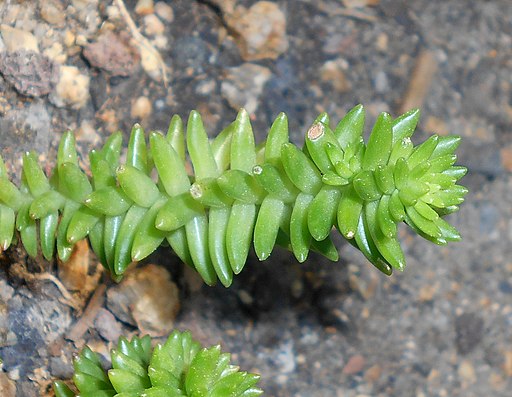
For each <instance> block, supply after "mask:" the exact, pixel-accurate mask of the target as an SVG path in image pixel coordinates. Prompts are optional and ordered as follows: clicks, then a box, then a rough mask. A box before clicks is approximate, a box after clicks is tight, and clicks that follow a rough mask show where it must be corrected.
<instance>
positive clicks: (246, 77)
mask: <svg viewBox="0 0 512 397" xmlns="http://www.w3.org/2000/svg"><path fill="white" fill-rule="evenodd" d="M271 76H272V72H271V71H270V69H268V68H266V67H264V66H260V65H255V64H252V63H244V64H243V65H241V66H237V67H233V68H227V75H226V77H225V79H224V81H223V82H222V84H221V93H222V95H223V96H224V97H225V98H226V99H227V100H228V102H229V104H230V105H231V107H233V108H234V109H236V110H238V109H240V108H241V107H243V108H245V109H246V110H247V112H249V114H251V113H254V112H255V111H256V109H257V108H258V98H259V96H260V95H261V93H262V92H263V87H264V86H265V83H266V82H267V81H268V79H270V77H271Z"/></svg>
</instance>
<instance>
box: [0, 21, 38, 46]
mask: <svg viewBox="0 0 512 397" xmlns="http://www.w3.org/2000/svg"><path fill="white" fill-rule="evenodd" d="M0 33H1V34H2V39H3V42H4V45H5V48H6V50H7V51H9V52H15V51H19V50H26V51H34V52H39V46H38V44H37V39H36V37H35V36H34V35H33V34H32V33H30V32H27V31H25V30H21V29H16V28H13V27H10V26H9V25H0Z"/></svg>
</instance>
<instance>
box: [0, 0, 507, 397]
mask: <svg viewBox="0 0 512 397" xmlns="http://www.w3.org/2000/svg"><path fill="white" fill-rule="evenodd" d="M123 6H125V8H123ZM0 22H1V23H2V26H1V27H0V30H1V39H0V93H1V94H0V138H1V140H0V149H1V154H2V156H3V158H4V159H5V160H6V163H7V165H8V168H9V171H10V172H11V173H12V175H13V178H14V179H16V178H19V174H20V172H19V171H20V158H21V153H23V152H24V151H26V150H36V151H37V152H38V153H42V155H41V156H40V157H41V161H42V162H43V163H45V164H48V166H51V165H52V162H53V161H54V159H55V151H56V147H57V145H58V141H59V138H60V136H61V133H62V131H64V130H67V129H72V130H74V131H76V134H77V141H78V146H79V150H80V153H81V154H82V161H83V163H84V167H85V168H87V157H86V153H87V151H88V150H90V149H91V148H93V147H97V146H98V145H99V144H100V142H102V141H103V140H104V139H105V137H107V136H108V135H109V134H110V133H111V132H113V131H115V130H118V129H121V130H122V131H124V134H125V137H127V135H128V133H129V129H130V128H131V125H132V123H133V122H136V121H139V122H141V123H142V124H143V125H144V126H145V128H146V129H147V130H151V129H157V130H163V131H165V130H166V128H167V124H168V121H169V120H170V117H171V115H172V114H175V113H178V114H180V115H181V116H182V117H184V118H186V117H187V115H188V112H189V111H190V110H191V109H197V110H199V111H200V112H201V114H202V115H203V117H204V121H205V124H206V126H207V130H208V133H209V134H211V136H214V135H215V134H216V133H217V132H218V131H220V130H221V128H222V127H223V126H224V125H226V124H227V123H229V122H230V121H231V120H233V118H234V117H235V115H236V110H237V109H238V108H239V107H241V106H245V107H246V108H247V109H248V110H249V112H250V113H251V118H252V120H253V122H254V124H253V127H254V130H255V133H256V135H257V138H258V139H259V140H262V139H263V138H264V136H265V134H266V132H267V130H268V126H269V125H270V123H271V122H272V120H273V118H274V117H276V116H277V114H278V113H279V112H280V111H285V112H286V113H287V114H288V117H289V120H290V127H291V135H292V139H293V140H294V141H295V142H297V143H299V142H300V141H301V139H302V134H303V133H304V132H305V131H306V129H307V127H308V123H310V122H311V121H312V120H313V119H314V118H315V116H316V115H317V114H318V113H319V112H321V111H327V112H329V114H330V115H331V119H334V120H338V119H339V118H340V117H341V116H342V115H343V114H344V113H345V112H346V111H347V110H348V109H349V108H351V107H352V106H353V105H355V104H358V103H363V104H364V105H365V106H366V109H367V115H368V117H367V119H368V120H367V121H368V123H371V122H373V120H374V119H375V118H376V116H377V115H378V113H379V112H381V111H389V112H391V113H392V114H393V115H395V116H396V115H398V114H399V113H400V112H401V111H403V110H407V109H409V108H411V107H414V106H419V107H421V109H422V120H421V124H420V128H419V131H418V134H417V136H416V138H415V141H416V142H419V141H422V140H423V139H425V138H426V137H428V136H429V134H431V133H432V132H437V133H440V134H447V133H454V134H458V135H461V136H462V137H463V142H462V145H461V147H460V151H459V163H460V164H464V165H466V166H467V167H468V168H469V174H468V175H467V176H466V177H465V178H464V179H463V183H464V184H465V185H466V186H468V187H469V188H470V193H469V195H468V196H467V201H466V203H465V204H464V205H463V206H462V209H461V211H460V212H459V213H457V214H455V215H453V216H451V217H450V218H451V219H450V220H451V221H452V222H453V223H454V224H455V225H456V226H457V227H458V228H459V230H461V231H462V234H463V238H464V240H463V242H462V243H458V244H451V245H449V246H448V247H443V248H440V247H436V246H433V245H432V244H430V243H428V242H426V241H424V240H422V239H421V238H419V237H415V236H413V235H412V233H410V232H409V231H407V230H405V229H403V230H402V231H401V235H402V241H403V245H404V250H405V252H406V256H407V259H408V268H407V269H406V271H405V272H404V273H403V274H396V275H393V276H392V277H390V278H387V277H385V276H383V275H381V274H379V273H378V272H377V270H375V269H374V268H373V267H372V266H371V265H369V264H368V263H367V262H366V261H365V259H364V258H363V256H362V255H361V254H359V253H358V252H356V251H355V250H354V249H352V247H350V246H349V245H348V244H344V243H342V242H339V250H340V254H341V259H340V261H339V263H330V262H328V261H326V260H324V259H322V258H320V257H318V256H314V255H313V256H311V258H310V259H309V260H308V261H307V263H306V264H304V265H298V264H296V263H295V260H294V259H293V256H292V255H291V254H289V253H286V252H282V251H279V252H276V253H274V255H273V256H272V257H271V259H270V260H268V261H266V262H265V263H260V262H258V260H257V259H256V258H255V257H254V256H252V257H251V259H250V260H249V262H248V263H247V265H246V269H245V270H244V272H243V273H242V274H241V275H240V276H239V277H238V278H236V281H235V282H234V285H233V286H232V288H230V289H225V288H223V287H222V286H217V287H206V286H203V285H202V284H201V282H200V280H198V278H197V277H196V276H195V275H194V274H192V273H191V272H190V271H188V270H187V269H185V268H184V267H183V266H182V265H181V264H180V263H179V261H178V260H177V258H176V257H175V256H174V255H173V254H172V253H170V251H168V250H166V249H165V248H162V249H161V250H159V251H158V252H157V253H156V254H155V255H153V256H152V257H150V258H149V260H148V261H145V263H146V266H139V267H138V268H137V269H136V270H134V271H133V272H131V273H130V276H129V277H127V279H126V280H125V281H124V282H123V283H121V284H120V285H114V284H113V283H111V282H109V281H108V278H106V277H105V276H104V275H101V274H100V272H99V270H98V269H99V267H98V264H97V261H96V259H95V258H94V257H93V255H92V254H90V253H89V251H88V247H87V246H86V245H81V246H80V247H79V250H78V251H77V253H76V255H75V256H74V257H73V259H72V261H71V265H70V266H66V265H63V264H59V263H57V262H51V263H49V262H46V261H44V260H43V259H42V258H37V259H36V260H32V259H29V258H27V257H26V254H25V253H24V251H23V249H21V247H11V248H10V249H9V250H8V251H6V252H4V253H2V254H0V263H1V270H0V357H1V358H2V359H3V361H4V363H3V372H0V390H1V393H0V394H1V395H2V396H7V397H10V396H20V397H30V396H39V395H41V396H46V395H52V392H51V391H49V390H50V388H49V385H50V382H51V380H52V379H56V378H62V379H68V378H69V377H70V376H71V374H72V367H71V359H72V354H73V352H75V351H76V349H77V348H80V347H82V346H83V345H84V344H85V343H87V344H89V345H90V346H92V347H93V348H95V349H96V350H98V351H99V352H101V353H102V354H104V355H106V354H107V351H108V349H109V348H110V347H111V346H112V345H113V343H114V341H115V340H116V339H117V337H118V336H119V335H120V334H121V333H122V334H128V335H132V334H135V333H139V332H149V333H151V334H153V335H165V334H166V333H168V332H169V331H170V329H172V328H173V327H177V328H179V329H190V330H191V331H192V332H193V334H194V336H195V337H196V338H197V339H199V340H200V341H201V342H202V343H204V344H213V343H221V344H222V346H223V348H224V349H225V350H227V351H231V352H232V353H233V360H234V361H235V362H236V363H237V364H239V365H240V366H241V367H242V368H243V369H245V370H250V371H255V372H258V373H260V374H261V375H262V380H261V383H260V385H261V387H262V388H263V389H264V390H265V391H266V395H269V396H304V397H305V396H359V397H363V396H417V397H422V396H451V397H454V396H465V397H469V396H509V395H510V390H512V331H511V330H512V260H511V259H510V258H512V244H511V240H512V220H511V219H512V205H511V203H512V180H511V172H512V90H511V84H512V2H510V1H508V0H494V1H478V0H475V1H467V0H449V1H441V0H435V1H431V0H412V1H402V0H380V1H379V0H341V1H340V0H315V1H310V0H281V1H273V2H264V1H260V2H257V1H250V0H239V1H235V0H226V1H222V0H217V1H214V0H210V1H206V0H203V1H192V0H175V1H167V2H155V3H153V2H152V1H147V0H139V1H128V0H127V1H125V2H124V3H123V2H120V1H117V0H116V1H114V2H113V3H111V2H110V1H106V2H101V1H98V0H71V1H67V0H50V1H36V0H34V1H12V0H0ZM132 23H133V24H132ZM12 28H14V29H12ZM137 28H140V29H139V31H138V32H139V33H137V30H136V29H137ZM164 75H165V78H164ZM148 264H149V265H148ZM155 291H157V294H155ZM507 390H509V392H507Z"/></svg>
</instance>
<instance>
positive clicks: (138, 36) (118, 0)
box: [114, 0, 168, 87]
mask: <svg viewBox="0 0 512 397" xmlns="http://www.w3.org/2000/svg"><path fill="white" fill-rule="evenodd" d="M114 2H115V4H116V5H117V8H119V12H120V13H121V16H122V17H123V19H124V21H125V22H126V25H128V28H129V29H130V32H131V34H132V36H133V38H134V39H135V41H136V42H137V44H138V46H139V48H140V47H144V48H145V49H146V50H148V51H149V52H151V53H152V55H153V56H154V57H155V59H156V60H157V62H158V65H159V66H160V72H161V74H162V80H163V82H164V86H165V87H167V81H168V80H167V65H166V64H165V62H164V60H163V59H162V56H161V55H160V53H159V52H158V50H157V49H156V48H155V47H153V45H152V44H151V43H150V42H149V40H148V39H146V38H145V37H144V36H143V35H142V33H140V31H139V28H138V27H137V25H135V22H134V21H133V19H132V17H131V16H130V13H129V12H128V10H127V9H126V6H125V5H124V1H123V0H114Z"/></svg>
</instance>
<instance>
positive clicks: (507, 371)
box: [503, 350, 512, 377]
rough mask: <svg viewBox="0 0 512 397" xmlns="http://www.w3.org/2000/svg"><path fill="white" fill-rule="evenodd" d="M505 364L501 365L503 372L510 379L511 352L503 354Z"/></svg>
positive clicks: (511, 374)
mask: <svg viewBox="0 0 512 397" xmlns="http://www.w3.org/2000/svg"><path fill="white" fill-rule="evenodd" d="M504 355H505V362H504V363H503V371H504V372H505V375H507V376H508V377H512V350H507V351H506V352H505V354H504Z"/></svg>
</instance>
